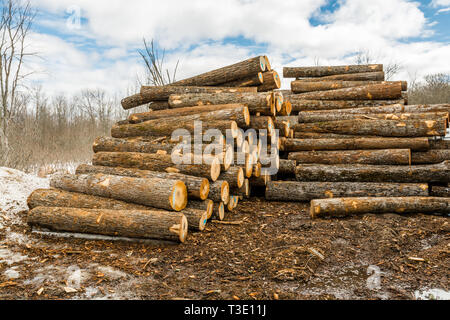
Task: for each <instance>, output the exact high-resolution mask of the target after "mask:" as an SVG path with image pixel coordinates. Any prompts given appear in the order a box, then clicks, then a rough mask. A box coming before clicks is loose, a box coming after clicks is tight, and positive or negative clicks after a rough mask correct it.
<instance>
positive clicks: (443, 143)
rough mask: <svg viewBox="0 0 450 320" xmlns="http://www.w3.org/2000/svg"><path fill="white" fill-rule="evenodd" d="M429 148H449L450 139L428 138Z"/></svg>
mask: <svg viewBox="0 0 450 320" xmlns="http://www.w3.org/2000/svg"><path fill="white" fill-rule="evenodd" d="M430 148H431V149H450V139H449V140H442V139H441V140H430Z"/></svg>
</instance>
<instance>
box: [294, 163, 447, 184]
mask: <svg viewBox="0 0 450 320" xmlns="http://www.w3.org/2000/svg"><path fill="white" fill-rule="evenodd" d="M295 177H296V179H297V181H336V182H339V181H350V182H351V181H354V182H413V183H414V182H443V183H446V182H448V181H450V161H444V162H442V163H438V164H430V165H414V166H387V165H368V164H339V165H326V164H301V165H298V166H297V168H296V169H295Z"/></svg>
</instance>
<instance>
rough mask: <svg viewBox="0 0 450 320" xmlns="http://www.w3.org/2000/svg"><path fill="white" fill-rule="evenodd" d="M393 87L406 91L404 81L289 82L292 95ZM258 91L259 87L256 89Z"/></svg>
mask: <svg viewBox="0 0 450 320" xmlns="http://www.w3.org/2000/svg"><path fill="white" fill-rule="evenodd" d="M374 84H377V85H380V84H386V85H393V84H400V85H401V88H402V90H403V91H405V90H407V87H408V85H407V82H406V81H343V80H327V81H311V82H308V81H305V80H297V81H292V82H291V90H292V92H294V93H305V92H314V91H328V90H336V89H344V88H353V87H361V86H367V85H374ZM258 90H259V87H258Z"/></svg>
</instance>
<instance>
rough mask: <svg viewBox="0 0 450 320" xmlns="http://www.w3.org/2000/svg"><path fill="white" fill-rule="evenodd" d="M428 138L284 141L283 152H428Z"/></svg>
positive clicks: (282, 144)
mask: <svg viewBox="0 0 450 320" xmlns="http://www.w3.org/2000/svg"><path fill="white" fill-rule="evenodd" d="M429 147H430V144H429V142H428V138H427V137H419V138H359V137H356V138H352V139H282V140H281V150H283V151H289V152H293V151H313V150H364V149H411V150H414V151H423V150H428V149H429Z"/></svg>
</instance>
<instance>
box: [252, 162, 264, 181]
mask: <svg viewBox="0 0 450 320" xmlns="http://www.w3.org/2000/svg"><path fill="white" fill-rule="evenodd" d="M261 167H262V166H261V163H260V162H258V163H256V164H254V165H253V176H254V177H256V178H258V177H260V176H261Z"/></svg>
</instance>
